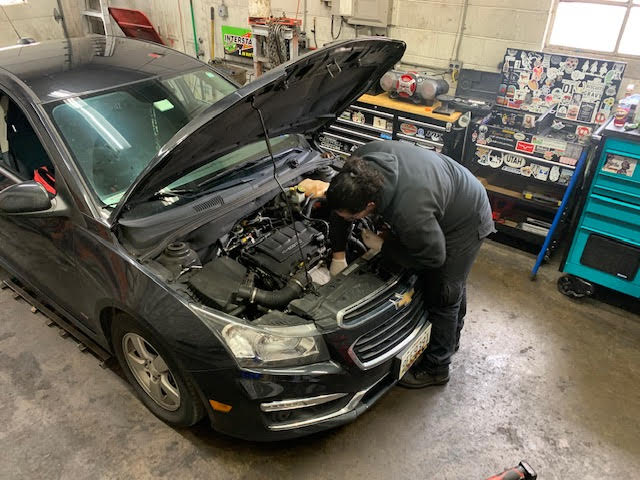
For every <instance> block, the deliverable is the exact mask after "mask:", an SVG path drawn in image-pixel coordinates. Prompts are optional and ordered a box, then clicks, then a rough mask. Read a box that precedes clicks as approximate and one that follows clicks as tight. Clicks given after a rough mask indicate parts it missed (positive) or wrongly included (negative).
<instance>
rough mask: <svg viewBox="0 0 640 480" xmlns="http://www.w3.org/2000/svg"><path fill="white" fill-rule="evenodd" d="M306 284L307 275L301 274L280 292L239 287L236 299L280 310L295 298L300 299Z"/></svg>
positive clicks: (293, 278) (294, 277)
mask: <svg viewBox="0 0 640 480" xmlns="http://www.w3.org/2000/svg"><path fill="white" fill-rule="evenodd" d="M306 284H307V279H306V276H305V273H304V272H300V273H298V274H297V275H295V276H293V277H292V278H291V280H289V282H288V283H287V284H286V285H285V286H284V287H282V288H281V289H280V290H274V291H269V290H262V289H260V288H255V287H247V286H245V285H242V286H240V287H238V291H237V292H236V298H237V299H242V300H249V302H250V303H257V304H258V305H262V306H263V307H267V308H280V307H284V306H285V305H287V303H289V302H290V301H291V300H293V299H294V298H299V297H300V295H302V292H303V291H304V287H305V285H306Z"/></svg>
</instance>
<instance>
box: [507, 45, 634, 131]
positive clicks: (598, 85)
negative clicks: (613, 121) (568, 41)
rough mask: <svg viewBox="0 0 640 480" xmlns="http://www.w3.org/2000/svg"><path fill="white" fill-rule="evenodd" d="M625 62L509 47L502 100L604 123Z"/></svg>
mask: <svg viewBox="0 0 640 480" xmlns="http://www.w3.org/2000/svg"><path fill="white" fill-rule="evenodd" d="M625 67H626V63H624V62H613V61H610V60H603V59H594V58H584V57H574V56H567V55H558V54H553V53H544V52H535V51H530V50H520V49H514V48H508V49H507V51H506V53H505V56H504V65H503V67H502V81H501V83H500V86H499V87H498V95H497V98H496V103H497V104H498V105H501V106H504V107H507V108H511V109H516V110H522V111H526V112H532V113H536V114H541V113H544V112H546V111H548V110H549V109H551V108H555V117H556V118H558V119H565V120H572V121H577V122H583V123H589V124H597V125H600V124H603V123H604V122H605V121H606V120H607V118H609V116H610V115H611V112H612V110H613V106H614V105H615V103H616V96H617V94H618V90H619V89H620V82H621V81H622V76H623V75H624V70H625Z"/></svg>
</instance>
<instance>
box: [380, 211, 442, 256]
mask: <svg viewBox="0 0 640 480" xmlns="http://www.w3.org/2000/svg"><path fill="white" fill-rule="evenodd" d="M382 253H383V254H384V255H386V256H388V257H389V258H390V259H391V260H392V261H394V262H396V263H399V264H400V265H402V266H404V267H407V268H413V269H424V268H438V267H441V266H442V265H443V264H444V261H445V259H446V256H447V250H446V243H445V238H444V233H442V229H441V228H440V224H439V223H438V221H437V220H436V218H435V216H434V215H433V214H431V215H428V216H426V217H423V218H421V219H420V220H419V221H418V222H417V223H415V224H413V225H410V226H409V225H407V226H406V228H400V229H397V232H396V235H393V236H391V237H390V238H388V239H387V240H385V242H384V243H383V244H382Z"/></svg>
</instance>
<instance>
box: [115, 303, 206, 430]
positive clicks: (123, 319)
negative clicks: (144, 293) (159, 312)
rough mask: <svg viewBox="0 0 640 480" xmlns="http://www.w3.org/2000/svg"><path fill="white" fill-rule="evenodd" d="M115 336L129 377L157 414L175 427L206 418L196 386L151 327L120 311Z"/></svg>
mask: <svg viewBox="0 0 640 480" xmlns="http://www.w3.org/2000/svg"><path fill="white" fill-rule="evenodd" d="M111 340H112V343H113V349H114V351H115V354H116V357H117V359H118V363H119V364H120V367H121V368H122V371H123V372H124V374H125V376H126V377H127V380H128V381H129V383H130V384H131V385H132V386H133V389H134V390H135V392H136V395H138V398H140V400H142V403H144V404H145V406H146V407H147V408H148V409H149V410H151V412H152V413H153V414H154V415H155V416H156V417H158V418H159V419H160V420H162V421H164V422H165V423H167V424H169V425H171V426H173V427H190V426H191V425H194V424H195V423H197V422H199V421H200V420H201V419H202V417H203V415H204V407H203V405H202V402H201V401H200V397H199V396H198V393H197V391H196V388H195V386H194V385H193V383H192V381H191V380H190V379H189V378H188V377H187V376H186V375H184V373H183V372H182V370H181V369H180V368H179V367H178V365H177V364H176V362H175V361H174V360H173V358H172V356H171V355H170V354H169V352H168V351H167V350H166V349H165V348H164V346H163V345H162V344H161V343H160V342H159V341H158V339H157V338H156V337H155V336H154V335H153V334H152V333H151V332H150V331H149V329H147V328H145V327H144V326H142V325H140V324H139V323H138V322H136V321H135V320H133V319H132V318H131V317H129V316H127V315H118V316H117V317H116V318H115V319H114V320H113V323H112V325H111ZM125 350H126V351H125Z"/></svg>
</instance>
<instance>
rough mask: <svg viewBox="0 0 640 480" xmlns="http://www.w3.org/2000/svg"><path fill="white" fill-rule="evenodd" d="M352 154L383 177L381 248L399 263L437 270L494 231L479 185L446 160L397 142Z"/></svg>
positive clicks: (377, 144)
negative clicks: (387, 230)
mask: <svg viewBox="0 0 640 480" xmlns="http://www.w3.org/2000/svg"><path fill="white" fill-rule="evenodd" d="M354 155H356V156H359V157H361V158H363V159H364V160H367V161H369V162H371V165H373V166H374V167H375V168H376V169H378V170H379V171H380V173H382V175H383V176H384V178H385V182H384V187H383V189H382V192H381V198H380V201H379V204H378V205H377V208H376V211H377V213H379V214H380V215H381V216H382V217H383V218H384V220H385V221H386V222H387V223H389V225H390V226H391V229H392V232H393V235H392V236H391V238H389V239H387V240H386V241H385V243H384V245H383V249H382V251H383V253H384V254H387V255H390V256H392V257H393V258H394V260H395V261H397V262H399V263H400V264H403V265H405V266H408V267H413V268H417V269H423V268H438V267H440V266H442V265H443V264H444V262H445V259H446V257H447V256H448V255H457V254H464V253H465V252H466V251H467V249H469V248H470V247H472V246H473V245H475V244H476V243H477V242H478V241H479V240H480V239H483V238H485V237H486V236H487V235H489V234H490V233H492V232H494V231H495V230H494V224H493V219H492V216H491V206H490V205H489V199H488V197H487V192H486V191H485V189H484V187H483V186H482V184H481V183H480V182H479V181H478V179H477V178H476V177H474V176H473V174H472V173H471V172H469V170H467V169H466V168H465V167H463V166H462V165H460V164H459V163H457V162H456V161H454V160H452V159H451V158H449V157H447V156H445V155H442V154H439V153H436V152H434V151H431V150H426V149H424V148H421V147H417V146H415V145H411V144H409V143H404V142H396V141H378V142H371V143H368V144H366V145H363V146H362V147H360V148H358V150H356V151H355V152H354Z"/></svg>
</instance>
